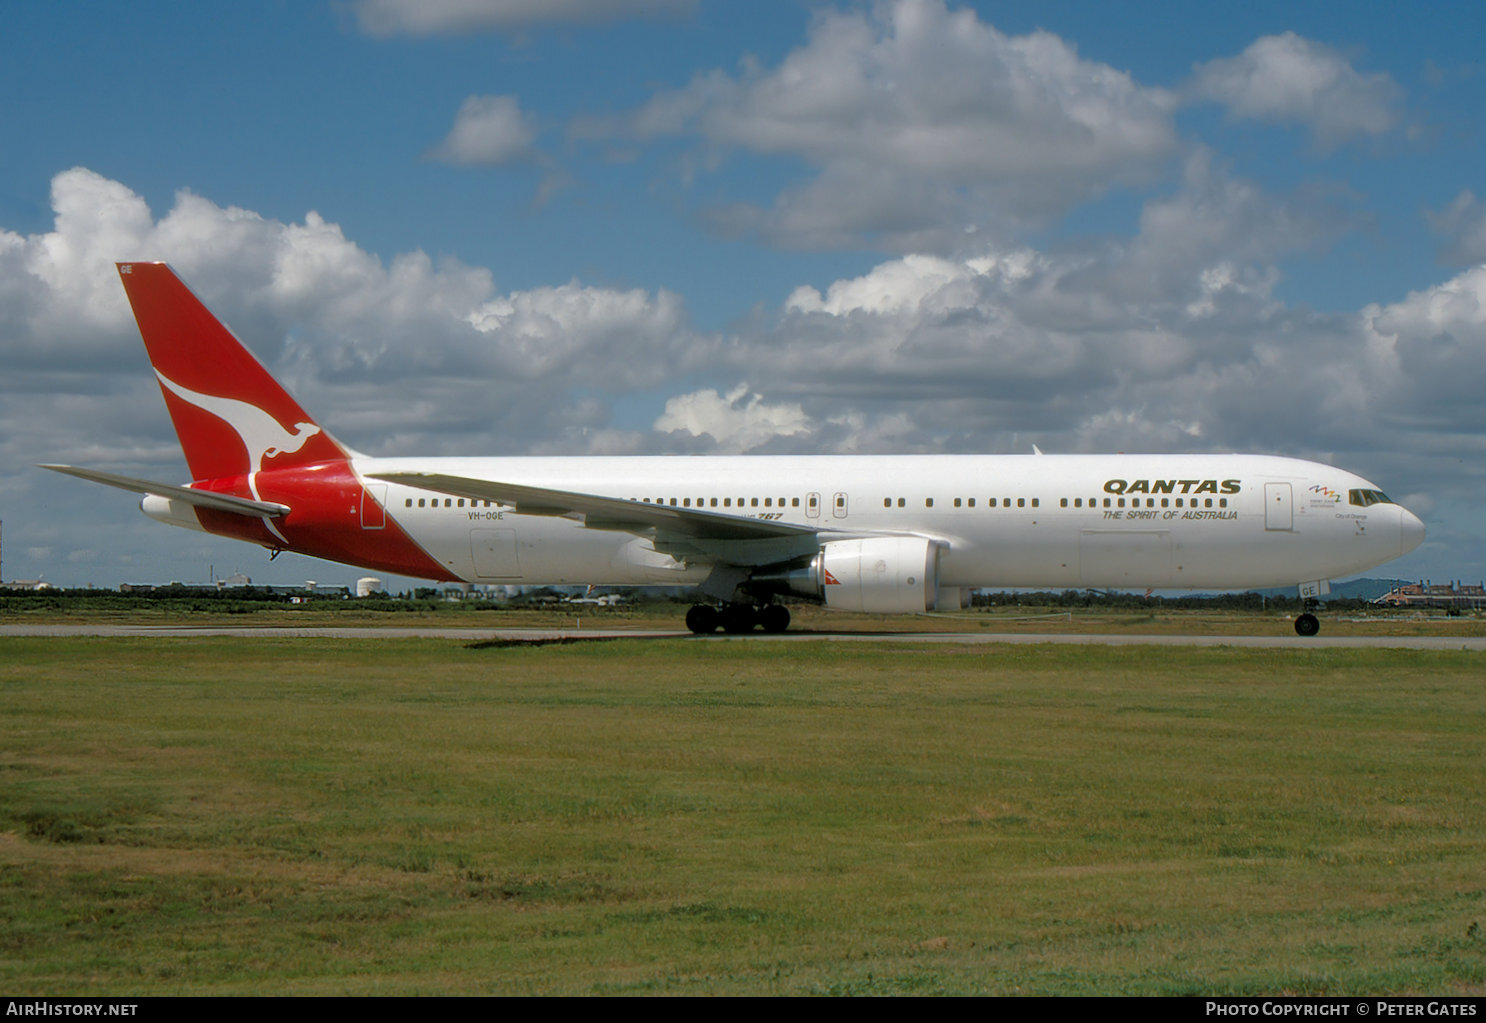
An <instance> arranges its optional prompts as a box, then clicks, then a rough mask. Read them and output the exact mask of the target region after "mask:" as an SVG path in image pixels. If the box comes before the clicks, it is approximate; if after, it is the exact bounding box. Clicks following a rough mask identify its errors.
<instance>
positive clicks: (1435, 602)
mask: <svg viewBox="0 0 1486 1023" xmlns="http://www.w3.org/2000/svg"><path fill="white" fill-rule="evenodd" d="M1373 603H1374V604H1381V605H1383V606H1384V607H1437V608H1458V609H1470V610H1476V611H1479V610H1481V609H1482V608H1486V586H1483V585H1482V584H1481V583H1477V584H1476V585H1474V586H1471V585H1469V584H1465V583H1457V582H1451V583H1450V584H1449V585H1444V586H1441V585H1435V584H1434V583H1431V582H1428V581H1427V580H1426V581H1425V582H1419V583H1399V584H1398V585H1397V586H1395V587H1393V589H1391V590H1389V591H1388V592H1387V593H1385V594H1383V595H1382V596H1381V597H1379V598H1377V599H1376V600H1374V601H1373Z"/></svg>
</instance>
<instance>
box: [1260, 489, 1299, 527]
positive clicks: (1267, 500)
mask: <svg viewBox="0 0 1486 1023" xmlns="http://www.w3.org/2000/svg"><path fill="white" fill-rule="evenodd" d="M1264 528H1265V529H1294V528H1295V508H1294V505H1293V504H1292V503H1291V497H1290V484H1288V483H1266V484H1264Z"/></svg>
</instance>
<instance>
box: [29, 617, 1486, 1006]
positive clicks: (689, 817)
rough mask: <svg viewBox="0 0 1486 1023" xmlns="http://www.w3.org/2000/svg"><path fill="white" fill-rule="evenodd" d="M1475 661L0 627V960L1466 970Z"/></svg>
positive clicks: (1176, 989) (1476, 727) (243, 978)
mask: <svg viewBox="0 0 1486 1023" xmlns="http://www.w3.org/2000/svg"><path fill="white" fill-rule="evenodd" d="M1483 669H1486V661H1483V658H1482V656H1481V655H1480V654H1472V653H1444V652H1441V653H1432V652H1418V651H1387V650H1381V651H1354V650H1316V651H1288V650H1286V651H1278V650H1274V651H1266V650H1237V649H1231V648H1214V649H1204V648H1156V647H1052V646H1017V647H1012V646H997V645H986V646H975V647H969V646H966V647H956V646H935V647H933V648H932V649H928V648H924V647H921V646H909V645H906V644H905V645H901V646H900V645H895V644H892V643H882V644H869V645H867V646H858V645H856V644H850V645H843V644H835V643H807V644H773V643H746V642H729V641H716V642H695V641H688V640H676V641H671V640H665V641H612V642H595V643H591V644H577V645H568V646H546V647H536V648H520V647H480V646H477V645H464V644H460V643H457V642H447V641H442V642H439V641H418V640H398V641H392V640H382V641H371V640H368V641H344V640H340V641H335V640H317V639H301V640H286V641H275V640H270V639H213V638H199V639H189V640H164V639H155V640H122V639H0V948H3V954H0V987H3V988H4V989H5V990H8V991H11V992H15V993H25V994H84V993H107V994H168V993H281V992H282V993H346V994H374V993H466V994H478V993H618V992H635V993H648V992H677V993H717V994H731V993H840V994H846V993H858V994H892V993H914V994H920V993H941V992H942V993H976V992H986V993H1012V992H1020V993H1035V994H1057V993H1076V994H1082V993H1101V994H1109V993H1132V994H1134V993H1141V994H1152V993H1153V994H1208V993H1250V994H1253V993H1279V992H1295V993H1330V994H1348V993H1350V994H1360V993H1367V994H1378V993H1405V992H1413V993H1439V994H1477V995H1479V994H1481V993H1483V992H1486V934H1483V933H1482V932H1483V926H1482V925H1483V924H1486V807H1483V801H1482V798H1481V793H1482V791H1483V781H1486V738H1483V735H1486V728H1483V726H1486V698H1483V697H1486V693H1483V686H1486V670H1483Z"/></svg>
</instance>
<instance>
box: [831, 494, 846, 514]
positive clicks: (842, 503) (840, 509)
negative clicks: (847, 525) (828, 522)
mask: <svg viewBox="0 0 1486 1023" xmlns="http://www.w3.org/2000/svg"><path fill="white" fill-rule="evenodd" d="M831 515H832V516H833V517H834V518H838V519H844V518H846V495H845V494H841V493H838V494H837V495H836V496H835V497H834V498H832V499H831Z"/></svg>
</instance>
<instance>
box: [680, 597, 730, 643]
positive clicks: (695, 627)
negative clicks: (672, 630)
mask: <svg viewBox="0 0 1486 1023" xmlns="http://www.w3.org/2000/svg"><path fill="white" fill-rule="evenodd" d="M721 620H722V616H721V615H719V614H718V613H717V608H715V607H713V606H712V605H710V604H693V605H692V606H691V609H690V610H688V611H687V612H686V627H687V628H688V629H690V630H691V631H692V632H694V633H696V634H697V635H698V636H706V635H708V634H709V633H713V632H716V631H717V626H718V625H719V624H720V623H721Z"/></svg>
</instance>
